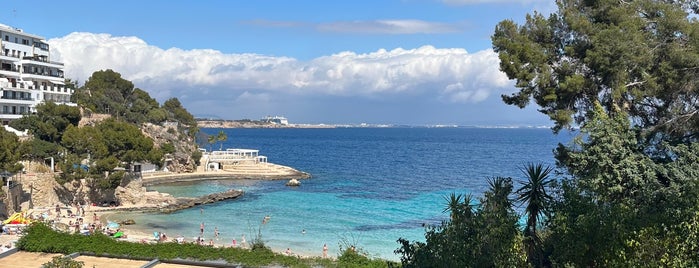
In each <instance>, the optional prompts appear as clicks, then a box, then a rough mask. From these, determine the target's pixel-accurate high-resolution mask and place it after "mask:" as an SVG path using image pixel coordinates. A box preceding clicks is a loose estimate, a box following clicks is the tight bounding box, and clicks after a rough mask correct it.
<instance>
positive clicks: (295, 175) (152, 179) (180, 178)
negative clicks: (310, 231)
mask: <svg viewBox="0 0 699 268" xmlns="http://www.w3.org/2000/svg"><path fill="white" fill-rule="evenodd" d="M267 165H271V166H272V167H281V168H284V169H288V170H289V172H290V173H288V174H269V173H264V172H257V173H254V172H244V173H243V172H235V171H229V170H218V171H202V170H197V171H194V172H191V173H172V172H169V173H160V172H159V173H146V174H143V175H142V180H143V186H153V185H158V184H166V183H177V182H193V181H208V180H291V179H297V180H301V179H310V178H311V174H309V173H307V172H303V171H298V170H296V169H293V168H290V167H287V166H282V165H277V164H272V163H268V164H267Z"/></svg>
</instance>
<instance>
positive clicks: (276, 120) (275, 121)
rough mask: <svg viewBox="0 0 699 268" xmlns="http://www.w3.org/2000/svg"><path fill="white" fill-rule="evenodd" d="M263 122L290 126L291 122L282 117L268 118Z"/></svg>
mask: <svg viewBox="0 0 699 268" xmlns="http://www.w3.org/2000/svg"><path fill="white" fill-rule="evenodd" d="M262 122H267V123H272V124H277V125H285V126H286V125H288V124H289V120H288V119H286V117H282V116H274V117H272V116H267V117H265V118H264V119H262Z"/></svg>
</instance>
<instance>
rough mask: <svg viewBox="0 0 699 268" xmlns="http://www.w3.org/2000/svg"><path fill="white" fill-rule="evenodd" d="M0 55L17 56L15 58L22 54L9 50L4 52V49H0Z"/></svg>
mask: <svg viewBox="0 0 699 268" xmlns="http://www.w3.org/2000/svg"><path fill="white" fill-rule="evenodd" d="M0 56H4V57H10V58H17V59H19V58H21V57H22V55H21V54H20V53H19V52H15V53H10V52H5V51H0Z"/></svg>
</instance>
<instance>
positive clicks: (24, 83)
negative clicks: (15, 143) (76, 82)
mask: <svg viewBox="0 0 699 268" xmlns="http://www.w3.org/2000/svg"><path fill="white" fill-rule="evenodd" d="M63 68H64V67H63V63H60V62H53V61H51V55H50V53H49V44H48V43H47V42H46V41H45V40H44V38H43V37H41V36H38V35H33V34H29V33H25V32H23V31H22V30H21V29H18V28H13V27H10V26H7V25H3V24H0V121H1V122H2V124H3V125H7V123H9V122H10V121H12V120H14V119H18V118H20V117H22V115H25V114H31V113H34V112H36V110H35V109H36V105H38V104H40V103H42V102H44V101H52V102H54V103H57V104H66V105H71V106H74V105H76V104H75V103H71V102H70V96H71V95H72V94H73V90H72V89H69V88H66V86H65V85H64V81H65V79H64V78H63Z"/></svg>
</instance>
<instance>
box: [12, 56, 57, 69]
mask: <svg viewBox="0 0 699 268" xmlns="http://www.w3.org/2000/svg"><path fill="white" fill-rule="evenodd" d="M22 63H23V64H37V65H42V66H49V67H55V68H63V66H64V65H63V63H62V62H57V61H49V60H48V57H39V56H31V57H30V56H27V57H23V58H22Z"/></svg>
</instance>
